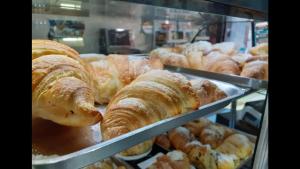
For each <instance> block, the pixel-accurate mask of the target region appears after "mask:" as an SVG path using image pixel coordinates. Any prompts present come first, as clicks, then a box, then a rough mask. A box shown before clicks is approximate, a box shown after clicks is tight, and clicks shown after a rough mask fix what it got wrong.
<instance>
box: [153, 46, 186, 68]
mask: <svg viewBox="0 0 300 169" xmlns="http://www.w3.org/2000/svg"><path fill="white" fill-rule="evenodd" d="M151 58H152V59H154V58H159V59H160V61H161V62H162V63H163V64H165V65H173V66H179V67H189V62H188V60H187V58H186V56H184V55H182V54H179V53H175V52H172V49H168V48H158V49H155V50H153V51H152V52H151V53H150V59H151Z"/></svg>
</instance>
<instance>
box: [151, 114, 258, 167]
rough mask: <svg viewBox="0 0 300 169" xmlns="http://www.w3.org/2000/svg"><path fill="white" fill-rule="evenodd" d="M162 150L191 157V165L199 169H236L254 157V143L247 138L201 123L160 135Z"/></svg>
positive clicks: (157, 140) (198, 121)
mask: <svg viewBox="0 0 300 169" xmlns="http://www.w3.org/2000/svg"><path fill="white" fill-rule="evenodd" d="M156 143H157V144H159V145H160V146H162V147H164V148H166V149H170V147H171V146H172V147H174V148H175V149H176V150H181V151H183V152H184V153H186V154H187V156H188V158H189V160H190V162H191V163H192V164H193V165H195V166H196V167H197V168H199V169H211V168H215V169H234V168H236V167H237V166H238V165H239V162H240V160H244V159H246V158H248V157H249V156H250V155H251V154H252V153H253V143H252V142H251V141H250V140H249V139H248V138H247V137H246V136H244V135H241V134H236V133H234V132H233V131H232V130H230V129H227V128H224V127H221V126H218V125H216V124H212V123H211V122H209V121H208V120H206V119H199V120H197V121H194V122H190V123H188V124H186V125H185V126H184V127H178V128H175V129H173V130H171V131H169V132H168V134H167V135H160V136H158V137H157V139H156Z"/></svg>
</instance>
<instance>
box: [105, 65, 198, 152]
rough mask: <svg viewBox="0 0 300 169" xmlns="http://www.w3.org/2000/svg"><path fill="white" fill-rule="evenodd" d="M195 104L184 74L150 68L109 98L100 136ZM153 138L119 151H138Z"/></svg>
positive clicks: (115, 133)
mask: <svg viewBox="0 0 300 169" xmlns="http://www.w3.org/2000/svg"><path fill="white" fill-rule="evenodd" d="M199 105H200V101H199V98H198V97H197V95H196V93H195V92H194V91H193V89H192V87H191V84H190V82H189V81H188V80H187V79H186V78H185V77H184V76H182V75H180V74H177V73H171V72H169V71H166V70H151V71H149V72H147V73H145V74H142V75H140V76H139V77H138V78H137V79H135V80H134V81H133V82H132V83H130V84H129V85H127V86H125V87H124V88H122V89H121V90H120V91H119V92H118V93H117V94H116V95H115V96H114V97H113V98H112V100H111V101H110V103H109V105H108V107H107V111H106V113H105V114H104V116H103V121H102V123H101V130H102V136H103V138H104V140H108V139H111V138H114V137H117V136H120V135H122V134H125V133H128V132H130V131H133V130H135V129H138V128H141V127H143V126H146V125H149V124H151V123H155V122H157V121H159V120H162V119H166V118H169V117H172V116H175V115H178V114H181V113H185V112H187V111H189V110H193V109H196V108H198V107H199ZM153 141H154V140H149V141H147V142H146V143H141V144H139V145H138V146H139V147H140V148H136V146H135V147H133V148H131V149H129V150H128V151H125V152H124V153H123V154H124V155H129V156H130V155H136V154H141V153H143V152H145V151H146V150H149V149H150V148H151V147H152V144H153ZM141 145H144V146H141ZM133 149H134V151H130V150H133Z"/></svg>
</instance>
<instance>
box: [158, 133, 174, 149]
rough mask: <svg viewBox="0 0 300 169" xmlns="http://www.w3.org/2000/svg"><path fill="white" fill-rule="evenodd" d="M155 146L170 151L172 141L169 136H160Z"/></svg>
mask: <svg viewBox="0 0 300 169" xmlns="http://www.w3.org/2000/svg"><path fill="white" fill-rule="evenodd" d="M155 144H157V145H159V146H160V147H162V148H164V149H165V150H169V149H170V147H171V143H170V140H169V138H168V135H167V134H160V135H158V136H157V137H156V138H155Z"/></svg>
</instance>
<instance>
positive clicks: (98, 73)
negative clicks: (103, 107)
mask: <svg viewBox="0 0 300 169" xmlns="http://www.w3.org/2000/svg"><path fill="white" fill-rule="evenodd" d="M90 65H91V67H92V68H93V74H94V75H95V79H96V82H97V83H96V85H95V86H96V88H97V91H101V93H100V92H99V93H98V95H97V96H96V97H97V100H98V102H99V103H101V104H102V103H108V102H109V101H110V99H111V98H112V97H113V96H114V95H115V94H116V93H117V91H119V90H120V89H121V88H123V87H124V86H126V85H128V84H129V83H131V82H132V81H133V80H134V79H136V78H137V77H138V76H139V75H141V74H144V73H146V72H148V71H150V70H152V69H162V68H163V65H162V63H161V62H160V60H159V59H151V60H148V59H139V60H129V58H128V56H127V55H109V56H107V57H105V59H99V60H96V61H92V62H90Z"/></svg>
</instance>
